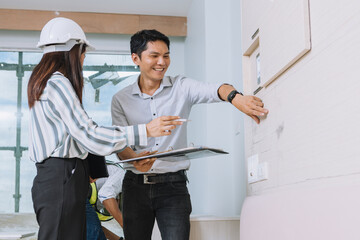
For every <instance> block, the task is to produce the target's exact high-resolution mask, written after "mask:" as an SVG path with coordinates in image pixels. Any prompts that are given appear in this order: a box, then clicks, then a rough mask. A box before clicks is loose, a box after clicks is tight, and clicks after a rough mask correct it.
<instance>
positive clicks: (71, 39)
mask: <svg viewBox="0 0 360 240" xmlns="http://www.w3.org/2000/svg"><path fill="white" fill-rule="evenodd" d="M75 44H86V46H87V50H92V49H95V48H94V47H93V46H91V45H90V43H89V41H87V40H86V36H85V33H84V31H83V30H82V29H81V27H80V26H79V25H78V24H77V23H76V22H74V21H73V20H71V19H68V18H63V17H57V18H53V19H51V20H50V21H49V22H48V23H46V24H45V26H44V27H43V29H42V30H41V34H40V41H39V42H38V44H37V46H36V47H38V48H41V49H42V50H43V51H44V53H48V52H60V51H70V50H71V48H72V47H73V46H74V45H75Z"/></svg>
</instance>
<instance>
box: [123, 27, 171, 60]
mask: <svg viewBox="0 0 360 240" xmlns="http://www.w3.org/2000/svg"><path fill="white" fill-rule="evenodd" d="M155 41H163V42H164V43H166V45H167V47H168V49H170V40H169V38H168V37H167V36H165V35H164V34H162V33H161V32H159V31H157V30H155V29H152V30H141V31H139V32H137V33H135V34H134V35H132V37H131V40H130V50H131V54H133V53H136V54H137V55H138V56H139V57H140V58H141V53H142V52H143V51H145V50H146V49H147V44H148V42H155Z"/></svg>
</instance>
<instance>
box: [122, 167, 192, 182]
mask: <svg viewBox="0 0 360 240" xmlns="http://www.w3.org/2000/svg"><path fill="white" fill-rule="evenodd" d="M127 174H130V175H131V176H132V177H133V178H137V181H138V183H141V184H156V183H167V182H186V181H187V180H188V178H187V176H186V172H185V170H180V171H178V172H170V173H148V174H135V173H133V172H131V171H128V172H127Z"/></svg>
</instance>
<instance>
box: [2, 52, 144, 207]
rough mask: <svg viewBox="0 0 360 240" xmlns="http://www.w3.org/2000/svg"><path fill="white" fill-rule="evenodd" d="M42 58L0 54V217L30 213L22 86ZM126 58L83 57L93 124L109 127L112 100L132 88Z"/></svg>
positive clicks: (30, 169)
mask: <svg viewBox="0 0 360 240" xmlns="http://www.w3.org/2000/svg"><path fill="white" fill-rule="evenodd" d="M41 57H42V53H36V52H5V51H3V52H0V84H1V87H0V132H1V136H2V137H1V139H0V176H1V177H0V180H1V184H0V192H1V198H0V213H4V212H33V207H32V200H31V187H32V181H33V178H34V177H35V175H36V168H35V164H34V163H33V162H31V161H30V160H29V158H28V151H27V150H28V119H29V113H28V105H27V94H26V91H27V83H28V80H29V77H30V75H31V71H32V69H33V68H34V67H35V65H36V64H37V63H38V62H39V61H40V59H41ZM138 72H139V69H138V68H137V67H136V66H135V65H134V64H133V62H132V60H131V57H130V55H119V54H117V55H116V54H113V55H112V54H96V53H94V54H91V53H87V54H86V58H85V62H84V77H85V84H84V95H83V105H84V108H85V110H86V111H87V113H88V114H89V116H90V117H92V118H93V120H94V121H95V122H96V123H98V124H99V125H111V113H110V107H111V106H110V105H111V98H112V96H113V95H114V94H115V93H116V92H118V91H119V90H120V89H122V88H124V87H125V86H127V85H129V84H131V83H133V82H134V81H135V80H136V76H135V75H137V74H138Z"/></svg>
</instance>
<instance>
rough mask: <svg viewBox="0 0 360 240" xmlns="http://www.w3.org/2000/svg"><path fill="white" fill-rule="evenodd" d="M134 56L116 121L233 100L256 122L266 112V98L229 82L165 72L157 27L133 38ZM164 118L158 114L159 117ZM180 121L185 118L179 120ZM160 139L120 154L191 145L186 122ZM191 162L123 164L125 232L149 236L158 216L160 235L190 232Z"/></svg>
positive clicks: (116, 101) (165, 51) (131, 239)
mask: <svg viewBox="0 0 360 240" xmlns="http://www.w3.org/2000/svg"><path fill="white" fill-rule="evenodd" d="M130 45H131V54H132V60H133V61H134V63H135V64H136V65H138V66H139V68H140V76H139V78H138V81H136V82H135V83H134V84H132V85H130V86H128V87H126V88H124V89H123V90H121V91H119V92H118V93H117V94H115V95H114V97H113V99H112V105H111V113H112V120H113V124H114V125H120V126H126V125H136V124H141V123H146V122H149V121H151V120H153V119H155V118H157V117H159V116H163V118H166V116H169V115H172V116H180V117H181V118H185V119H187V118H188V116H189V114H190V110H191V108H192V106H193V105H195V104H199V103H213V102H221V101H229V102H231V104H233V105H234V106H235V107H236V108H237V109H239V110H240V111H242V112H244V113H245V114H247V115H248V116H250V117H251V118H253V119H254V120H255V121H256V122H257V123H259V122H260V120H259V118H258V116H264V115H266V114H267V113H268V110H266V109H264V108H263V106H264V104H263V103H262V101H261V100H260V99H259V98H257V97H254V96H243V95H242V94H241V93H239V92H237V91H236V90H235V88H234V87H233V86H231V85H229V84H210V83H205V82H199V81H195V80H192V79H190V78H187V77H184V76H176V77H169V76H164V75H165V72H166V70H167V68H168V67H169V65H170V52H169V46H170V41H169V39H168V37H166V36H165V35H164V34H162V33H160V32H158V31H156V30H143V31H140V32H137V33H136V34H134V35H133V36H132V37H131V42H130ZM160 120H161V118H160V119H159V121H160ZM179 124H181V123H179ZM168 131H169V134H170V133H171V135H168V136H166V137H162V138H149V139H148V146H147V147H144V148H142V147H140V146H138V145H135V146H132V148H133V149H131V148H127V149H125V150H124V151H122V152H120V153H118V156H119V158H121V159H127V158H132V157H135V156H136V153H135V152H134V151H133V150H135V151H136V152H140V151H159V152H161V151H166V150H168V149H169V148H170V147H171V148H173V149H179V148H184V147H187V136H186V134H187V133H186V124H183V125H181V126H179V127H177V128H176V129H170V130H168ZM189 167H190V161H189V160H184V161H176V162H175V161H174V162H172V161H161V160H160V159H159V160H156V161H154V160H149V159H148V160H144V161H139V162H133V163H132V164H129V163H128V164H124V168H125V169H126V170H127V171H126V174H125V178H124V181H123V218H124V234H125V239H127V240H140V239H141V240H150V239H151V233H152V229H153V225H154V221H155V218H156V220H157V223H158V226H159V230H160V232H161V236H162V239H164V240H170V239H171V240H185V239H189V235H190V213H191V202H190V196H189V193H188V189H187V186H186V181H187V177H186V174H185V171H186V170H188V169H189Z"/></svg>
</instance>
